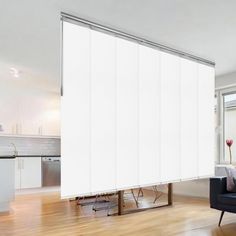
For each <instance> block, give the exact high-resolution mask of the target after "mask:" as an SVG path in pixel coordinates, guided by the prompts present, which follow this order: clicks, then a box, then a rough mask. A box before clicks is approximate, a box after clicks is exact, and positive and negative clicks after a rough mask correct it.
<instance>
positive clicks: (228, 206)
mask: <svg viewBox="0 0 236 236" xmlns="http://www.w3.org/2000/svg"><path fill="white" fill-rule="evenodd" d="M226 180H227V178H226V177H213V178H210V205H211V208H214V209H217V210H220V211H221V215H220V220H219V224H218V226H220V224H221V221H222V218H223V216H224V213H225V211H226V212H231V213H236V193H231V192H228V191H227V188H226V186H227V185H226Z"/></svg>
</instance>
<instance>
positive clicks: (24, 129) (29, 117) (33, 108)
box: [18, 96, 43, 135]
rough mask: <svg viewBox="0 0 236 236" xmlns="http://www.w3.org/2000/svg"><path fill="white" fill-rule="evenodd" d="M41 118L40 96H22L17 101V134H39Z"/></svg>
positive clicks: (41, 105) (41, 103) (41, 102)
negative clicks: (18, 101)
mask: <svg viewBox="0 0 236 236" xmlns="http://www.w3.org/2000/svg"><path fill="white" fill-rule="evenodd" d="M42 119H43V101H42V99H41V97H40V96H37V97H34V98H33V100H32V99H30V97H29V96H22V97H21V100H20V103H19V118H18V123H19V128H18V134H23V135H40V134H41V127H42Z"/></svg>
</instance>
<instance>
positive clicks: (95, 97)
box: [90, 31, 116, 192]
mask: <svg viewBox="0 0 236 236" xmlns="http://www.w3.org/2000/svg"><path fill="white" fill-rule="evenodd" d="M115 52H116V40H115V38H114V37H111V36H109V35H106V34H103V33H100V32H96V31H91V59H90V60H91V190H92V191H93V192H99V191H103V190H104V189H106V190H112V189H113V190H114V189H115V185H116V175H115V174H116V133H115V131H116V127H115V115H116V113H115V112H116V73H115V72H116V60H115Z"/></svg>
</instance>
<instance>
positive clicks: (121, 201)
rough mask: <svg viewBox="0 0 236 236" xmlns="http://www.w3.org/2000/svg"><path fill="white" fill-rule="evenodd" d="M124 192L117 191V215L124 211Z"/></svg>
mask: <svg viewBox="0 0 236 236" xmlns="http://www.w3.org/2000/svg"><path fill="white" fill-rule="evenodd" d="M123 204H124V191H123V190H121V191H118V215H122V214H123V211H124V207H123Z"/></svg>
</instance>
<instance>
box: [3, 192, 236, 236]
mask: <svg viewBox="0 0 236 236" xmlns="http://www.w3.org/2000/svg"><path fill="white" fill-rule="evenodd" d="M145 195H148V194H146V192H145V193H144V196H145ZM149 198H150V197H149ZM163 198H164V197H163ZM145 199H146V198H145ZM162 200H163V199H162ZM162 200H160V201H162ZM131 201H132V198H130V197H128V198H127V200H126V206H131V205H132V203H131ZM129 202H130V203H129ZM143 203H145V201H144V200H142V204H143ZM133 206H134V207H135V205H134V204H133ZM219 214H220V212H218V211H216V210H213V209H210V208H209V205H208V202H207V200H204V199H194V198H183V197H175V196H174V205H173V206H171V207H165V208H159V209H154V210H148V211H144V212H140V213H135V214H129V215H123V216H106V211H99V212H97V213H95V212H93V211H92V210H91V206H84V207H81V206H77V205H76V202H75V201H71V202H69V201H64V200H63V201H62V200H60V197H59V193H47V194H43V193H40V194H31V195H18V196H17V197H16V201H15V202H14V203H13V204H12V211H11V212H10V214H3V215H0V235H1V236H3V235H6V236H9V235H16V236H27V235H34V236H35V235H36V236H37V235H45V236H50V235H57V236H60V235H72V236H73V235H96V236H97V235H105V236H106V235H109V236H113V235H160V236H161V235H163V236H168V235H191V236H195V235H199V236H205V235H217V236H219V235H224V236H226V235H229V236H230V235H233V236H235V235H236V215H234V214H229V213H226V214H225V216H224V219H223V222H222V227H221V228H219V227H217V222H218V219H219Z"/></svg>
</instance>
